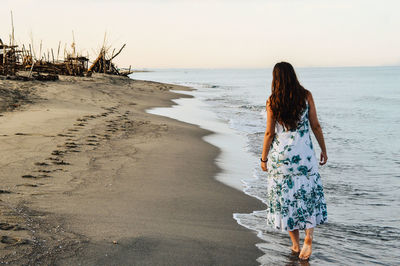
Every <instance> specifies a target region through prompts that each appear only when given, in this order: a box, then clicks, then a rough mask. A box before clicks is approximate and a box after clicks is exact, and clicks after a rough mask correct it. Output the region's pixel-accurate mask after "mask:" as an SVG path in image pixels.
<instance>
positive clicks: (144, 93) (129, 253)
mask: <svg viewBox="0 0 400 266" xmlns="http://www.w3.org/2000/svg"><path fill="white" fill-rule="evenodd" d="M14 82H15V81H14ZM35 84H38V87H39V88H38V89H37V91H39V95H40V96H41V97H42V98H46V99H47V100H42V101H39V103H34V104H32V105H29V106H27V107H26V109H27V110H29V108H31V109H30V111H31V113H32V111H33V110H32V109H35V110H36V111H37V113H36V115H37V116H36V115H35V116H34V115H31V116H28V117H27V116H26V115H27V113H28V112H27V111H16V112H12V113H7V114H5V115H4V116H3V117H2V119H3V118H6V119H5V121H6V122H7V123H4V121H3V120H0V123H1V124H2V125H3V126H4V125H8V127H3V128H5V129H4V130H6V129H7V130H8V132H7V134H5V135H8V139H7V143H8V144H10V143H11V144H14V145H16V144H17V143H18V145H19V146H24V145H25V144H26V145H27V146H30V147H32V146H34V147H36V149H37V150H36V151H35V153H34V154H30V156H26V157H27V158H25V159H24V160H23V163H22V164H21V165H19V167H17V166H18V163H14V164H13V165H12V166H13V167H14V168H15V167H16V169H20V168H22V165H25V166H27V167H25V168H24V169H21V171H19V172H18V171H17V173H16V174H17V175H19V174H21V175H20V176H19V177H16V176H15V175H14V176H12V177H9V178H7V180H6V181H7V182H5V183H4V184H3V186H4V187H5V188H7V189H8V190H9V191H10V194H7V195H8V198H6V197H4V195H1V197H2V201H3V202H5V201H6V202H7V204H8V205H13V204H14V206H18V204H20V205H19V206H21V208H20V209H23V208H27V209H28V210H29V211H26V213H27V215H26V216H25V218H27V216H28V218H29V216H33V215H32V214H31V215H29V212H36V213H38V214H39V213H40V215H38V216H37V217H43V218H38V219H39V220H40V223H38V224H41V226H42V227H43V228H42V229H40V227H39V228H36V229H39V230H36V235H34V237H33V236H32V235H30V234H32V233H29V232H32V231H33V230H31V231H29V230H26V233H25V235H24V236H21V237H19V238H20V239H24V241H25V240H26V241H25V242H26V243H25V244H22V242H21V241H20V242H18V241H17V242H16V243H17V245H15V244H16V243H14V244H9V245H8V247H7V248H8V250H12V251H15V252H16V253H17V254H23V253H28V254H31V255H30V258H27V257H26V256H25V257H24V256H21V257H19V259H18V260H17V261H19V262H44V263H46V262H49V263H51V262H55V261H57V263H60V264H63V265H65V264H73V263H84V264H89V265H90V264H98V263H103V264H107V263H111V262H112V263H114V264H118V263H119V264H123V263H127V262H132V261H136V262H137V263H143V264H157V263H161V262H163V263H165V262H166V261H169V262H170V263H171V264H182V263H186V264H188V263H189V264H194V265H201V264H212V263H217V264H229V265H234V264H237V265H243V264H246V265H251V264H253V265H256V264H257V263H256V259H257V257H259V256H261V255H263V253H262V252H261V251H260V250H259V249H258V248H257V247H256V246H255V244H256V243H258V242H260V239H259V238H258V237H257V236H256V234H255V232H251V231H250V230H248V229H246V228H244V227H242V226H241V225H239V224H238V223H237V222H236V221H235V220H234V219H233V218H232V215H233V213H234V212H251V211H252V210H254V209H257V208H258V207H260V206H262V203H261V202H257V201H258V200H257V199H255V198H251V197H250V196H248V195H245V194H244V193H243V192H238V191H237V190H235V189H233V188H230V187H227V186H226V185H224V184H222V183H220V182H219V181H217V180H215V179H214V174H216V173H217V172H218V171H220V170H219V168H218V167H217V166H216V165H215V162H214V159H215V158H216V157H217V155H218V154H219V151H218V149H217V148H215V147H213V146H211V145H210V144H208V143H205V142H204V141H203V140H202V137H204V136H206V135H209V134H210V133H211V132H209V131H206V130H204V129H200V128H199V127H196V126H194V125H190V124H187V123H183V122H179V121H175V120H172V119H167V118H162V117H157V116H154V115H150V114H146V113H145V110H147V109H149V108H151V107H154V106H171V105H173V104H174V103H173V102H172V101H171V99H176V98H177V97H187V96H184V95H179V94H175V93H172V92H169V90H171V89H174V90H175V89H182V90H188V88H185V87H181V86H175V85H169V84H163V83H157V82H144V81H136V80H127V79H123V78H119V77H118V78H115V77H103V76H99V77H96V78H90V79H87V78H84V79H79V78H68V80H65V81H61V82H55V83H46V85H44V86H45V88H44V87H43V86H42V85H43V84H41V83H38V82H36V83H35ZM71 85H72V86H71ZM35 86H36V85H35ZM149 96H151V97H149ZM129 99H132V100H131V101H130V100H129ZM103 105H107V106H103ZM73 106H74V108H73V110H75V111H74V112H69V111H70V108H71V107H73ZM76 106H78V107H79V108H76ZM39 107H40V108H39ZM101 107H104V108H101ZM24 108H25V107H24ZM77 109H78V110H79V111H77ZM64 112H65V113H67V114H65V113H64ZM46 113H48V114H47V116H45V117H46V119H45V121H41V120H40V119H38V120H35V118H37V117H41V116H40V115H43V114H46ZM14 114H17V115H14ZM39 114H40V115H39ZM91 116H94V118H91ZM60 117H61V118H60ZM28 118H29V119H33V120H34V121H32V124H33V125H34V127H33V128H32V124H31V125H30V126H31V132H28V131H27V129H28V128H30V127H29V123H28V125H25V126H26V127H25V131H24V130H23V127H22V128H21V127H19V128H18V125H19V124H18V123H17V124H16V122H21V121H25V120H24V119H28ZM77 119H79V120H80V121H77ZM84 119H86V121H82V120H84ZM39 120H40V121H39ZM73 121H76V122H75V124H74V122H73ZM79 124H81V125H79ZM50 125H51V130H50V131H51V132H47V131H49V126H50ZM68 125H69V126H71V125H74V126H73V127H72V128H68ZM41 126H42V127H41ZM17 129H18V131H21V132H15V131H16V130H17ZM7 130H6V131H7ZM74 130H76V131H74ZM43 131H45V132H43ZM57 132H60V133H57ZM12 133H14V135H12ZM16 133H22V134H25V135H19V134H18V135H15V134H16ZM44 133H46V134H47V136H45V135H46V134H44ZM55 133H57V134H55ZM59 135H62V136H59ZM68 135H69V136H68ZM72 135H73V136H72ZM106 135H108V137H107V136H106ZM93 136H96V137H93ZM49 139H51V141H49ZM60 140H61V142H63V141H64V143H60ZM89 140H90V141H89ZM66 142H69V143H70V144H65V143H66ZM71 142H73V143H74V144H71ZM21 143H22V144H21ZM182 143H185V145H181V144H182ZM38 145H39V146H38ZM68 145H69V148H68V147H67V146H68ZM57 146H58V147H57ZM14 147H15V146H14ZM38 147H39V148H38ZM92 147H93V149H92ZM22 148H24V147H19V149H22ZM54 148H58V149H57V150H54ZM89 148H90V149H89ZM74 149H75V151H73V150H74ZM52 150H53V151H52ZM6 151H7V150H6V149H3V150H2V151H1V153H2V158H5V157H4V156H5V154H6V153H5V152H6ZM155 151H156V152H155ZM193 151H196V152H194V153H193ZM17 153H18V152H17ZM26 153H27V150H26V149H25V150H24V149H22V151H21V154H22V155H24V154H26ZM52 153H54V154H55V155H52V156H56V157H57V156H58V160H53V161H52V163H54V162H55V163H54V166H56V165H57V167H59V169H63V170H57V169H55V170H56V171H54V172H51V173H46V174H47V175H48V176H49V177H44V176H42V177H40V178H38V176H39V175H37V172H35V173H33V172H32V174H28V173H29V171H40V170H42V171H43V170H44V169H45V168H46V167H47V166H46V167H44V166H43V167H42V169H39V170H34V169H33V168H35V167H36V168H38V167H37V166H38V165H37V164H36V163H37V162H34V160H33V159H35V160H37V159H38V158H37V157H40V156H42V154H43V155H44V154H48V155H46V156H51V154H52ZM3 154H4V155H3ZM185 154H190V155H191V156H189V157H188V156H185ZM32 156H33V157H35V158H32ZM46 156H42V157H46ZM41 159H43V160H46V158H41ZM188 165H190V166H191V167H192V168H188V167H187V166H188ZM6 168H7V167H6ZM6 168H5V169H4V168H3V175H4V173H7V172H8V171H9V170H8V169H6ZM27 168H28V169H27ZM39 168H40V167H39ZM54 168H56V167H54ZM22 170H23V171H22ZM28 170H29V171H28ZM48 171H49V170H48ZM22 172H24V173H25V175H32V176H34V175H37V176H36V178H34V179H32V181H31V182H25V183H26V184H25V183H23V182H24V181H26V180H28V178H27V179H26V180H21V176H22ZM26 172H28V173H26ZM8 173H9V172H8ZM40 173H41V175H45V174H43V172H40ZM50 175H51V176H50ZM162 177H163V178H162ZM15 180H17V181H18V184H16V183H15ZM13 182H14V183H13ZM19 183H23V184H19ZM34 185H36V187H35V186H34ZM32 190H35V192H32ZM218 203H219V204H218ZM2 216H3V215H2ZM35 219H36V218H35V216H33V219H32V221H33V220H35ZM32 221H31V224H35V222H32ZM44 221H46V222H44ZM19 223H20V224H21V225H23V224H24V221H22V220H21V221H20V222H19ZM57 226H58V227H57ZM49 228H50V229H55V228H59V231H58V232H57V231H56V233H51V230H50V232H49V230H47V234H46V233H45V232H46V230H45V229H49ZM31 229H32V228H31ZM21 231H23V230H20V231H18V233H21ZM16 232H17V231H9V239H17V238H18V237H16V236H13V234H14V233H15V234H17V233H16ZM1 233H2V234H3V231H2V232H1ZM3 235H4V234H3ZM35 237H36V239H35ZM50 237H52V238H55V240H60V241H58V242H63V243H66V246H64V247H61V248H59V249H58V248H55V247H56V245H53V244H55V243H57V241H55V242H52V241H45V242H43V241H42V240H49V238H50ZM57 238H58V239H57ZM44 243H46V244H44ZM114 243H116V244H114ZM3 244H4V243H3ZM39 244H41V245H42V246H41V248H42V249H40V250H39V249H38V248H37V247H38V246H40V245H39ZM57 244H58V243H57ZM4 245H6V244H4ZM58 246H60V245H57V247H58ZM10 247H11V248H10ZM35 248H36V250H35ZM29 250H31V252H29ZM182 251H183V252H182ZM19 252H21V253H19ZM22 252H23V253H22ZM34 252H36V253H35V255H33V254H34ZM46 252H47V253H49V254H50V256H49V255H47V258H44V257H43V256H40V253H43V254H44V253H46ZM75 252H78V256H73V255H72V254H74V253H75ZM105 255H107V256H105ZM3 257H4V256H3ZM11 257H12V256H11ZM11 257H9V258H8V259H9V261H12V259H14V260H15V258H16V256H14V258H11Z"/></svg>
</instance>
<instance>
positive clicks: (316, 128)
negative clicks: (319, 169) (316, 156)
mask: <svg viewBox="0 0 400 266" xmlns="http://www.w3.org/2000/svg"><path fill="white" fill-rule="evenodd" d="M307 100H308V103H309V105H310V110H309V118H310V126H311V129H312V131H313V133H314V135H315V138H316V139H317V141H318V144H319V146H320V147H321V156H320V162H319V164H320V165H324V164H326V161H327V160H328V156H327V153H326V147H325V140H324V134H323V133H322V128H321V125H320V124H319V121H318V117H317V109H316V107H315V103H314V99H313V97H312V94H311V92H310V91H308V95H307Z"/></svg>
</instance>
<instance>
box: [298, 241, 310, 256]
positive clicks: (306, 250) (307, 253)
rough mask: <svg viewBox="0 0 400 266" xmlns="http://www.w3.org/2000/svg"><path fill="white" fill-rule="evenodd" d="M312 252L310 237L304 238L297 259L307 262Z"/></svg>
mask: <svg viewBox="0 0 400 266" xmlns="http://www.w3.org/2000/svg"><path fill="white" fill-rule="evenodd" d="M311 252H312V237H308V236H306V238H305V239H304V244H303V248H302V249H301V252H300V255H299V259H301V260H308V259H309V258H310V256H311Z"/></svg>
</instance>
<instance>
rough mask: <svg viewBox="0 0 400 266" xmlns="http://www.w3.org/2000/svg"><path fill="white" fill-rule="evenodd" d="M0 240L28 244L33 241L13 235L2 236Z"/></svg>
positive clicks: (7, 242)
mask: <svg viewBox="0 0 400 266" xmlns="http://www.w3.org/2000/svg"><path fill="white" fill-rule="evenodd" d="M0 242H1V243H3V244H7V245H26V244H29V243H30V242H31V241H30V240H28V239H21V238H16V237H11V236H1V239H0Z"/></svg>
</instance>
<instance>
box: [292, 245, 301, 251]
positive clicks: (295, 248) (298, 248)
mask: <svg viewBox="0 0 400 266" xmlns="http://www.w3.org/2000/svg"><path fill="white" fill-rule="evenodd" d="M291 249H292V252H293V253H299V252H300V246H299V245H292V247H291Z"/></svg>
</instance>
